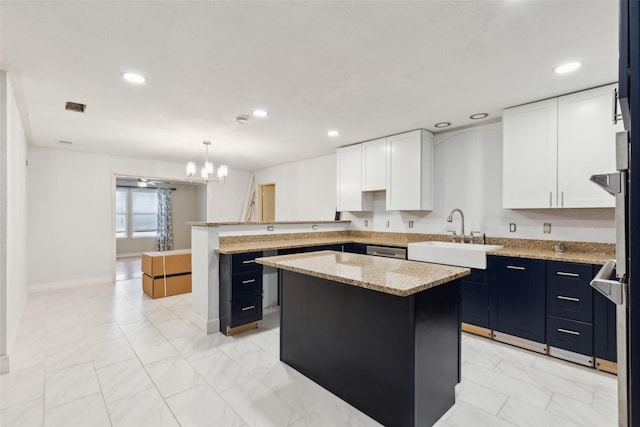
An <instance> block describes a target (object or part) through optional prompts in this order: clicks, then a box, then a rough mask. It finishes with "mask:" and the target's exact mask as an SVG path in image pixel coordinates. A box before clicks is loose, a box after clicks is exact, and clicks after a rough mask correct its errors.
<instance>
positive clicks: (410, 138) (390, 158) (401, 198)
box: [386, 129, 433, 210]
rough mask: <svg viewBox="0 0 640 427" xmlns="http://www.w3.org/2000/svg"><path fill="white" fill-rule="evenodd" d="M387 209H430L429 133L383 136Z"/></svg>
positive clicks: (431, 156) (431, 141) (431, 198)
mask: <svg viewBox="0 0 640 427" xmlns="http://www.w3.org/2000/svg"><path fill="white" fill-rule="evenodd" d="M386 196H387V210H432V209H433V135H432V134H431V133H429V132H427V131H425V130H422V129H419V130H415V131H411V132H407V133H402V134H399V135H394V136H390V137H387V193H386Z"/></svg>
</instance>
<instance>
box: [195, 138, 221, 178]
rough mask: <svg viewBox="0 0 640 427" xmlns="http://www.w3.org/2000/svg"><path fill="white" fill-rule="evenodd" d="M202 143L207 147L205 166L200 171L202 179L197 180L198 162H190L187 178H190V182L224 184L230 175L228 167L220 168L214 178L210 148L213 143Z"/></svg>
mask: <svg viewBox="0 0 640 427" xmlns="http://www.w3.org/2000/svg"><path fill="white" fill-rule="evenodd" d="M202 143H203V144H204V147H205V155H204V165H203V166H202V168H201V169H200V178H196V162H188V163H187V176H188V177H189V182H194V181H199V182H202V183H204V184H206V183H208V182H209V181H214V182H219V183H223V182H224V179H225V178H226V176H227V173H228V168H227V165H220V166H218V170H217V177H216V178H213V177H212V175H213V169H214V168H213V162H210V161H209V146H210V145H211V141H202Z"/></svg>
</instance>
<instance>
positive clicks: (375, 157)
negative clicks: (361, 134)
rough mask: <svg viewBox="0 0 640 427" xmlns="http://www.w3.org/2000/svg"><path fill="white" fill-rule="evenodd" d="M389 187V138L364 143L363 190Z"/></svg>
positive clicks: (377, 189)
mask: <svg viewBox="0 0 640 427" xmlns="http://www.w3.org/2000/svg"><path fill="white" fill-rule="evenodd" d="M386 188H387V139H386V138H380V139H375V140H373V141H368V142H365V143H363V144H362V191H380V190H386Z"/></svg>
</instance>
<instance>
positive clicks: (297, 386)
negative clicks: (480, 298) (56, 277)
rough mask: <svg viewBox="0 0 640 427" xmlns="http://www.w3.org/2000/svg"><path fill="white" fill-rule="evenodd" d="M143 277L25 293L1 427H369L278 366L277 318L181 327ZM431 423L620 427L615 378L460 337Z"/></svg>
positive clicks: (5, 378)
mask: <svg viewBox="0 0 640 427" xmlns="http://www.w3.org/2000/svg"><path fill="white" fill-rule="evenodd" d="M139 280H140V279H135V280H123V281H118V282H116V283H115V284H113V283H111V284H104V285H96V286H87V287H81V288H74V289H66V290H58V291H50V292H40V293H34V294H31V295H29V299H28V303H27V305H26V308H25V311H24V315H23V318H22V323H21V326H20V329H19V332H18V337H17V339H16V342H15V350H14V351H13V353H12V354H11V372H10V373H8V374H5V375H1V376H0V425H1V426H3V427H13V426H19V427H28V426H42V425H44V426H67V427H75V426H78V427H90V426H110V425H111V426H132V427H133V426H135V427H140V426H153V427H156V426H220V427H226V426H230V427H234V426H237V427H240V426H251V427H253V426H274V427H286V426H295V427H311V426H314V427H316V426H331V427H334V426H345V427H346V426H379V424H378V423H376V422H375V421H373V420H372V419H371V418H369V417H367V416H366V415H364V414H362V413H361V412H359V411H358V410H356V409H355V408H353V407H352V406H350V405H348V404H347V403H345V402H343V401H342V400H340V399H339V398H337V397H335V396H334V395H333V394H331V393H329V392H328V391H326V390H325V389H323V388H322V387H320V386H318V385H317V384H315V383H313V382H312V381H310V380H308V379H307V378H305V377H304V376H302V375H301V374H299V373H297V372H296V371H294V370H293V369H291V368H289V367H288V366H286V365H284V364H283V363H281V362H280V361H279V358H278V351H279V345H278V340H279V327H278V311H277V310H266V311H265V319H264V320H263V321H262V322H260V328H259V329H257V330H254V331H249V332H246V333H244V334H241V335H240V336H237V337H225V336H223V335H221V334H214V335H211V336H205V335H204V334H203V333H201V332H200V331H199V330H197V329H196V328H194V327H193V326H192V325H191V324H190V323H189V319H190V311H191V294H185V295H177V296H174V297H169V298H161V299H157V300H152V299H149V298H148V297H147V296H146V295H144V294H143V293H142V291H141V285H140V281H139ZM462 349H463V354H462V356H463V366H462V375H463V381H462V382H461V383H460V384H459V385H458V387H457V401H456V404H455V406H453V407H452V408H451V409H450V410H449V411H448V412H447V413H446V414H445V415H444V416H443V417H442V418H441V419H440V420H439V421H438V423H436V426H439V427H453V426H463V427H474V426H483V427H484V426H487V427H499V426H540V427H545V426H553V427H558V426H598V427H606V426H611V427H615V426H616V425H617V414H616V409H617V408H616V402H617V390H616V379H615V377H614V376H611V375H608V374H603V373H599V372H596V371H594V370H591V369H587V368H583V367H580V366H577V365H574V364H571V363H566V362H562V361H559V360H556V359H552V358H550V357H546V356H542V355H537V354H535V353H531V352H528V351H526V350H520V349H517V348H513V347H510V346H507V345H503V344H499V343H494V342H491V341H489V340H487V339H484V338H479V337H475V336H471V335H463V341H462Z"/></svg>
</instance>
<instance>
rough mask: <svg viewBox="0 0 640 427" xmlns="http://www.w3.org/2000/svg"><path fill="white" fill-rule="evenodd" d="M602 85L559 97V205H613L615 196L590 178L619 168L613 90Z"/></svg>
mask: <svg viewBox="0 0 640 427" xmlns="http://www.w3.org/2000/svg"><path fill="white" fill-rule="evenodd" d="M615 87H616V85H609V86H603V87H599V88H595V89H591V90H587V91H583V92H578V93H573V94H570V95H565V96H561V97H560V98H558V193H559V199H558V207H561V208H589V207H614V206H615V199H614V198H613V197H612V196H611V195H609V194H608V193H607V192H605V191H603V190H602V189H601V188H600V187H598V186H597V185H595V184H594V183H592V182H591V181H589V177H590V176H591V175H594V174H600V173H612V172H615V170H616V163H615V141H616V139H615V135H616V132H620V131H622V130H623V126H622V123H620V124H618V125H614V124H613V123H612V119H611V102H612V91H613V88H615Z"/></svg>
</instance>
